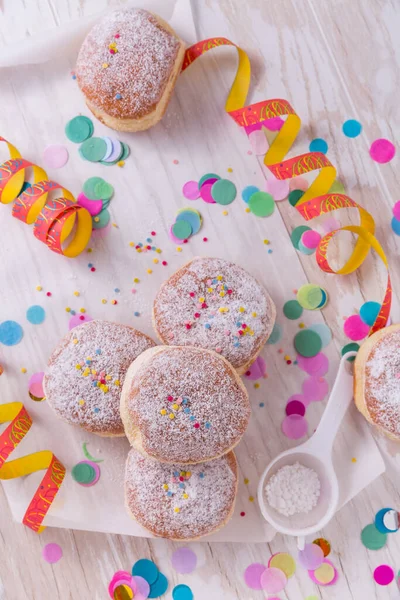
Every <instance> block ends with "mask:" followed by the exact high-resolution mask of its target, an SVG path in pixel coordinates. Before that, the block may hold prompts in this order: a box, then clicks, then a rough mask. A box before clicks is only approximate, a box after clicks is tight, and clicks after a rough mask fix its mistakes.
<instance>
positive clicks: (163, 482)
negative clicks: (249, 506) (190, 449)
mask: <svg viewBox="0 0 400 600" xmlns="http://www.w3.org/2000/svg"><path fill="white" fill-rule="evenodd" d="M237 485H238V468H237V463H236V458H235V455H234V453H233V452H229V453H228V454H225V456H222V457H221V458H217V459H216V460H211V461H208V462H206V463H199V464H197V465H193V466H191V467H190V471H189V470H187V467H186V466H185V465H182V464H171V465H167V464H163V463H160V462H157V461H155V460H152V459H151V458H148V457H144V456H142V455H141V454H140V453H139V452H138V451H137V450H135V449H134V448H132V450H131V451H130V453H129V455H128V459H127V462H126V469H125V504H126V508H127V510H128V513H129V514H130V515H131V517H132V518H133V519H135V520H136V521H138V522H139V523H140V524H141V525H142V526H143V527H145V528H146V529H148V530H149V531H151V533H152V534H153V535H156V536H159V537H164V538H168V539H171V540H177V541H179V540H185V541H188V540H195V539H198V538H199V537H202V536H204V535H208V534H210V533H214V532H215V531H218V530H219V529H221V527H223V526H224V525H225V524H226V523H227V522H228V521H229V519H230V517H231V516H232V514H233V511H234V506H235V497H236V491H237Z"/></svg>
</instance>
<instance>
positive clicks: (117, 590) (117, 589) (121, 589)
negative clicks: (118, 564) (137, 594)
mask: <svg viewBox="0 0 400 600" xmlns="http://www.w3.org/2000/svg"><path fill="white" fill-rule="evenodd" d="M112 597H113V600H132V599H133V597H134V592H133V590H132V588H131V587H130V585H129V584H127V583H122V584H119V582H117V584H116V585H114V593H113V596H112Z"/></svg>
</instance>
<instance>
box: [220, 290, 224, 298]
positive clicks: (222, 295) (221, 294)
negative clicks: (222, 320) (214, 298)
mask: <svg viewBox="0 0 400 600" xmlns="http://www.w3.org/2000/svg"><path fill="white" fill-rule="evenodd" d="M219 295H220V296H221V298H223V297H224V296H225V292H224V291H223V290H221V291H220V293H219Z"/></svg>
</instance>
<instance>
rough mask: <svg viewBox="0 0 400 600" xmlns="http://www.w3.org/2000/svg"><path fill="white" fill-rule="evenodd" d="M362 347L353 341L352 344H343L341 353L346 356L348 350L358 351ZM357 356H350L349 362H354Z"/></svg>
mask: <svg viewBox="0 0 400 600" xmlns="http://www.w3.org/2000/svg"><path fill="white" fill-rule="evenodd" d="M359 349H360V344H356V342H351V343H350V344H346V345H345V346H343V348H342V350H341V355H342V356H344V355H345V354H347V352H358V351H359ZM355 358H356V357H355V356H351V357H350V358H348V359H347V360H348V361H349V362H353V361H354V360H355Z"/></svg>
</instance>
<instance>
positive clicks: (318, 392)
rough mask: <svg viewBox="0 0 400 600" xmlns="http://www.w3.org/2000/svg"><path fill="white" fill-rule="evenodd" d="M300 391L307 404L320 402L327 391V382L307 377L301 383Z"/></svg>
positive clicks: (318, 378)
mask: <svg viewBox="0 0 400 600" xmlns="http://www.w3.org/2000/svg"><path fill="white" fill-rule="evenodd" d="M301 391H302V392H303V394H304V396H305V398H306V399H307V400H308V401H309V402H320V401H321V400H323V399H324V398H325V396H326V395H327V393H328V391H329V386H328V382H327V381H326V379H324V378H323V377H309V378H308V379H306V380H305V381H303V385H302V387H301Z"/></svg>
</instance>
